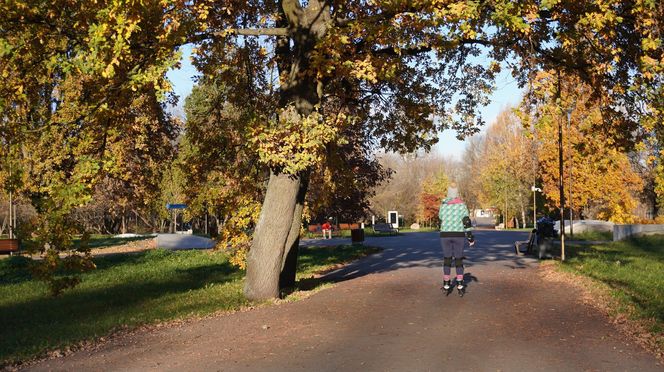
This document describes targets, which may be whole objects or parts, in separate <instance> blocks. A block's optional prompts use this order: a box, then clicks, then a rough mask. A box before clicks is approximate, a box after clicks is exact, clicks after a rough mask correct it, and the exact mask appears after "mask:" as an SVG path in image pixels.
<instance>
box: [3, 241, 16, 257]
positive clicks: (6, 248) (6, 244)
mask: <svg viewBox="0 0 664 372" xmlns="http://www.w3.org/2000/svg"><path fill="white" fill-rule="evenodd" d="M18 250H19V244H18V239H0V253H9V254H10V255H13V254H14V253H16V252H18Z"/></svg>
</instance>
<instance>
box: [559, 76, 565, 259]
mask: <svg viewBox="0 0 664 372" xmlns="http://www.w3.org/2000/svg"><path fill="white" fill-rule="evenodd" d="M559 84H560V82H559ZM558 89H559V90H558V91H560V88H558ZM558 188H559V191H560V260H561V261H565V189H564V184H563V121H562V118H560V119H558Z"/></svg>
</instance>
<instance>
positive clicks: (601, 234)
mask: <svg viewBox="0 0 664 372" xmlns="http://www.w3.org/2000/svg"><path fill="white" fill-rule="evenodd" d="M566 238H568V239H571V240H583V241H594V240H607V241H611V240H613V232H611V231H584V232H582V233H574V237H573V238H572V237H571V236H570V235H567V236H566Z"/></svg>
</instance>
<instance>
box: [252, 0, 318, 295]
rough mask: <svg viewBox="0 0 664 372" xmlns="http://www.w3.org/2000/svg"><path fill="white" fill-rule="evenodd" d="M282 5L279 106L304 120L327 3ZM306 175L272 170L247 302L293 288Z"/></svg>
mask: <svg viewBox="0 0 664 372" xmlns="http://www.w3.org/2000/svg"><path fill="white" fill-rule="evenodd" d="M281 6H282V12H283V16H284V17H283V18H282V19H281V20H280V21H279V22H278V26H280V27H283V26H287V27H288V28H289V29H290V30H291V34H290V36H289V37H280V38H278V39H277V44H276V47H275V53H276V57H277V66H278V68H279V72H280V75H281V74H286V76H287V78H285V79H283V80H282V83H281V86H280V99H279V105H280V107H281V108H287V107H289V106H291V105H293V107H295V109H296V110H297V114H298V115H301V116H304V117H306V116H308V115H310V114H311V113H312V112H313V111H314V109H315V106H316V105H317V104H318V103H320V99H321V96H322V82H320V81H318V80H317V77H316V74H315V73H312V72H311V71H309V70H308V69H309V65H310V63H309V62H310V61H309V59H310V57H311V52H312V51H313V49H314V47H315V44H316V41H317V40H320V38H321V37H323V36H324V35H325V32H326V29H327V26H328V21H329V20H330V13H329V12H330V9H329V4H327V3H326V2H324V1H322V0H310V1H309V2H308V3H307V7H306V8H302V7H301V5H300V3H299V1H296V0H283V1H282V2H281ZM282 114H284V115H291V114H292V112H290V113H289V112H284V113H282ZM295 119H297V118H295ZM304 173H305V174H298V175H287V174H281V173H279V172H278V171H275V170H272V171H271V172H270V181H269V183H268V186H267V191H266V193H265V201H264V202H263V206H262V207H261V214H260V217H259V220H258V223H257V224H256V230H255V231H254V236H253V241H252V243H251V249H250V250H249V254H248V256H247V276H246V280H245V287H244V294H245V296H246V297H247V298H248V299H250V300H265V299H270V298H276V297H278V296H279V294H280V293H279V290H280V287H287V286H292V285H294V284H295V272H296V268H297V253H298V244H299V234H300V226H301V222H302V210H303V208H304V197H305V194H306V192H307V188H308V181H307V179H308V175H307V174H306V173H307V172H304ZM282 272H283V274H282Z"/></svg>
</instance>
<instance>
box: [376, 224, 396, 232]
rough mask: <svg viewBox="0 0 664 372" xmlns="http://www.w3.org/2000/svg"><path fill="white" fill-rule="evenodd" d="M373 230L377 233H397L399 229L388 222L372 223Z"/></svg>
mask: <svg viewBox="0 0 664 372" xmlns="http://www.w3.org/2000/svg"><path fill="white" fill-rule="evenodd" d="M373 231H374V232H377V233H389V234H395V235H399V229H395V228H394V227H392V225H390V224H389V223H377V224H374V225H373Z"/></svg>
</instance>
